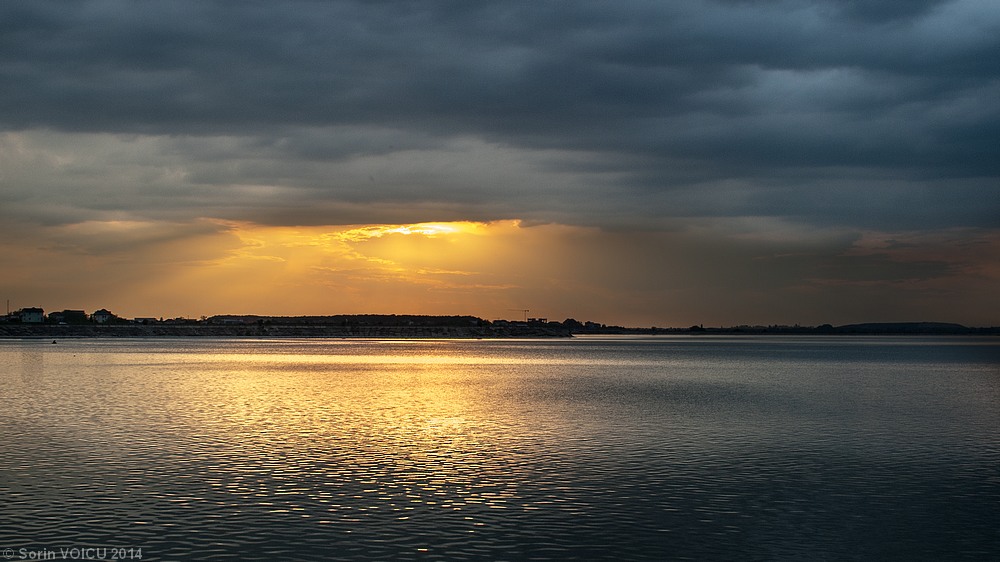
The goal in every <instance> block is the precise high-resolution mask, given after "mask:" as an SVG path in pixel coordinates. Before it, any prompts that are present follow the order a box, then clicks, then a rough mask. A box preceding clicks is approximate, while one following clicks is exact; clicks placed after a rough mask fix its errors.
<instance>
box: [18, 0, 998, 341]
mask: <svg viewBox="0 0 1000 562" xmlns="http://www.w3.org/2000/svg"><path fill="white" fill-rule="evenodd" d="M0 85H2V88H0V264H2V265H0V267H2V273H0V299H7V300H9V301H10V303H11V308H12V309H15V308H20V307H28V306H41V307H43V308H45V309H46V310H62V309H85V310H87V311H93V310H96V309H98V308H108V309H109V310H111V311H112V312H115V313H117V314H119V315H121V316H126V317H135V316H155V317H160V316H163V317H176V316H185V317H198V316H201V315H209V316H211V315H214V314H263V315H299V314H351V313H381V314H392V313H396V314H448V315H451V314H470V315H475V316H479V317H482V318H486V319H491V320H492V319H496V318H520V317H522V314H523V312H522V311H523V310H525V309H527V310H529V311H530V312H529V313H528V315H529V316H532V317H545V318H548V319H550V320H559V321H561V320H564V319H566V318H575V319H577V320H581V321H582V320H593V321H597V322H603V323H608V324H619V325H626V326H688V325H692V324H704V325H706V326H719V325H723V326H733V325H741V324H762V325H769V324H802V325H818V324H823V323H831V324H834V325H840V324H847V323H854V322H896V321H942V322H958V323H962V324H966V325H970V326H994V325H1000V296H998V295H1000V290H998V289H1000V102H998V100H1000V3H998V2H996V1H995V0H950V1H937V0H884V1H878V2H871V1H864V0H677V1H671V2H663V1H639V0H637V1H625V2H606V1H588V0H574V1H571V2H567V1H558V0H553V1H545V2H540V1H537V0H530V1H517V0H511V1H501V2H498V1H491V2H479V1H473V0H461V1H449V0H441V1H433V2H431V1H402V0H400V1H395V0H385V1H357V2H352V1H338V0H330V1H323V0H286V1H282V2H273V1H254V0H248V1H242V2H224V1H211V0H172V1H170V2H162V1H152V0H83V1H78V2H72V3H67V2H61V1H54V0H8V1H4V2H0Z"/></svg>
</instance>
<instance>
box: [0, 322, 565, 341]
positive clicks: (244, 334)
mask: <svg viewBox="0 0 1000 562" xmlns="http://www.w3.org/2000/svg"><path fill="white" fill-rule="evenodd" d="M159 337H179V338H195V337H207V338H389V339H391V338H465V339H476V338H551V337H571V334H570V331H569V329H566V328H562V327H560V326H556V325H552V324H545V325H510V326H467V327H466V326H317V325H288V326H282V325H277V326H266V325H237V326H213V325H203V324H177V325H171V324H150V325H142V324H120V325H94V324H87V325H52V324H0V339H30V338H45V339H49V338H51V339H56V340H58V339H59V338H159Z"/></svg>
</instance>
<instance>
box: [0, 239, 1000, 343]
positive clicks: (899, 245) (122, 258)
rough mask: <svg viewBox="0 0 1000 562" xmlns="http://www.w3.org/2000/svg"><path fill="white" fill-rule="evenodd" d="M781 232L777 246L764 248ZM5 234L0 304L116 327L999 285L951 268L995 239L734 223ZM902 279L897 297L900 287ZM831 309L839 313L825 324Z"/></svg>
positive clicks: (730, 306)
mask: <svg viewBox="0 0 1000 562" xmlns="http://www.w3.org/2000/svg"><path fill="white" fill-rule="evenodd" d="M778 226H781V228H782V229H784V230H782V232H783V236H781V237H777V238H776V237H774V236H771V237H767V236H762V234H761V233H764V234H767V233H773V232H775V230H776V229H777V227H778ZM4 228H6V230H5V231H4V232H5V233H6V235H5V236H4V237H2V238H0V251H2V253H3V256H4V266H5V269H4V279H3V281H4V289H5V291H6V293H7V294H6V295H0V297H3V298H10V299H11V300H12V305H13V307H14V309H16V308H18V307H25V306H41V307H43V308H45V309H46V310H56V311H57V310H62V309H84V310H87V311H93V310H96V309H98V308H108V309H109V310H111V311H112V312H115V313H116V314H119V315H121V316H125V317H137V316H153V317H161V316H162V317H176V316H184V317H189V318H197V317H199V316H202V315H205V316H211V315H215V314H260V315H276V316H295V315H326V314H432V315H452V314H453V315H473V316H479V317H481V318H485V319H487V320H493V319H496V318H520V317H522V314H523V313H522V312H520V311H521V310H523V309H529V311H530V312H529V313H528V314H529V315H530V316H532V317H542V318H548V319H550V320H556V321H562V320H565V319H566V318H576V319H578V320H595V321H599V322H604V323H608V324H622V325H630V326H654V325H655V326H686V325H691V324H695V323H703V322H704V323H712V322H717V323H718V324H724V325H736V324H740V323H743V322H748V323H749V322H766V323H789V324H791V323H802V324H804V325H809V324H810V323H811V324H814V325H815V324H820V323H824V322H830V323H837V322H841V323H849V322H851V321H853V320H854V319H855V318H866V317H867V314H868V312H867V311H868V310H871V309H872V307H875V306H879V307H881V308H882V309H888V310H890V311H892V310H899V311H900V312H899V313H898V315H897V313H892V314H894V316H893V317H894V318H901V319H909V318H908V317H907V316H906V315H905V311H906V310H907V309H908V308H909V307H912V306H914V303H913V302H912V299H913V298H917V297H919V301H920V304H921V306H923V307H925V309H927V310H931V311H932V312H928V313H927V317H934V318H948V317H949V310H951V308H952V306H953V305H952V304H951V303H952V302H953V298H952V295H954V294H955V290H957V289H956V288H955V287H959V288H961V290H962V294H963V295H968V296H967V298H968V299H972V300H977V301H979V302H989V300H990V299H995V296H992V295H993V294H994V292H995V291H994V289H995V279H996V277H997V272H996V271H995V270H990V269H984V268H982V267H980V268H979V269H971V267H970V266H968V265H966V264H975V263H981V262H982V261H983V259H984V256H986V255H987V254H990V255H994V256H996V259H1000V240H997V239H995V238H989V237H982V239H981V240H980V243H979V244H977V245H969V244H964V243H961V242H962V241H963V240H965V239H967V238H968V237H969V235H968V234H967V233H964V232H955V233H945V235H938V236H929V235H925V234H921V233H906V232H895V233H877V232H871V233H868V234H866V235H865V236H863V237H862V238H860V239H857V238H853V237H849V236H846V235H845V234H844V233H843V232H842V231H838V230H830V231H822V232H820V231H815V230H813V231H810V232H809V236H805V235H803V234H801V233H798V231H797V230H796V226H795V225H794V224H790V223H789V224H785V225H777V226H776V225H774V224H765V225H760V224H757V223H753V222H742V223H741V222H734V223H733V224H732V225H730V226H729V227H728V230H727V231H726V232H724V233H723V234H722V235H718V236H715V237H710V236H706V235H705V231H704V230H702V229H699V228H697V227H696V226H695V227H691V228H688V229H686V230H685V229H679V230H677V231H668V232H642V231H609V230H601V229H597V228H589V227H580V226H569V225H561V224H554V223H550V224H542V225H530V226H529V225H526V224H524V223H522V222H520V221H517V220H505V221H493V222H473V221H456V222H423V223H413V224H384V225H347V226H331V225H324V226H294V227H291V226H268V225H261V224H256V223H251V222H239V221H220V220H215V219H202V220H198V221H194V222H177V223H172V222H164V221H140V220H107V221H86V222H80V223H73V224H66V225H54V226H51V227H47V228H45V229H40V230H35V231H34V235H33V236H31V237H24V236H21V233H22V232H24V231H23V230H21V229H19V228H18V226H17V225H16V224H13V225H6V227H4V226H3V225H0V230H3V229H4ZM717 230H721V229H719V228H718V227H717ZM734 248H736V249H735V250H734ZM737 250H738V251H737ZM994 261H995V260H994ZM938 262H939V263H941V264H945V263H950V264H951V265H950V266H949V268H947V269H942V268H941V267H939V266H937V265H935V264H936V263H938ZM838 271H852V272H855V275H853V276H850V277H847V276H844V275H842V274H838ZM903 283H905V284H906V288H907V290H908V292H907V293H900V292H899V291H898V288H899V286H900V285H901V284H903ZM772 294H777V295H780V298H771V297H770V296H769V295H772ZM907 299H909V300H907ZM831 302H836V303H838V310H839V314H841V315H842V317H840V318H838V317H832V316H831V315H830V313H829V312H824V311H825V310H826V307H828V306H829V305H830V304H829V303H831ZM984 310H985V308H984ZM734 311H739V312H738V313H735V312H734ZM934 311H937V312H934ZM760 319H766V320H760ZM974 321H975V319H973V320H972V321H969V323H970V324H971V323H974ZM982 322H983V324H986V323H988V317H987V315H986V314H985V313H984V316H983V320H982Z"/></svg>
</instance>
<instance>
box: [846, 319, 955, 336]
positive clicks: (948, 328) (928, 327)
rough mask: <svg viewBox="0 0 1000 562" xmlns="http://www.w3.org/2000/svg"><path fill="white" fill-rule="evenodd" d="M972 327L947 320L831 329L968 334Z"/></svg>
mask: <svg viewBox="0 0 1000 562" xmlns="http://www.w3.org/2000/svg"><path fill="white" fill-rule="evenodd" d="M971 332H973V329H971V328H968V327H966V326H963V325H961V324H952V323H948V322H869V323H865V324H847V325H845V326H837V327H836V328H834V329H833V333H836V334H968V333H971Z"/></svg>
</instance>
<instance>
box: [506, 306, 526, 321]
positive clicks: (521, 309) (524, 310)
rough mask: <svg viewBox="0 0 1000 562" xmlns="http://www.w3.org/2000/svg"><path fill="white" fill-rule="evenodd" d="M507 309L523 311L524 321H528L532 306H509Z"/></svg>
mask: <svg viewBox="0 0 1000 562" xmlns="http://www.w3.org/2000/svg"><path fill="white" fill-rule="evenodd" d="M507 310H516V311H518V312H522V313H524V321H525V322H527V321H528V312H530V311H531V309H530V308H508V309H507Z"/></svg>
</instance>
